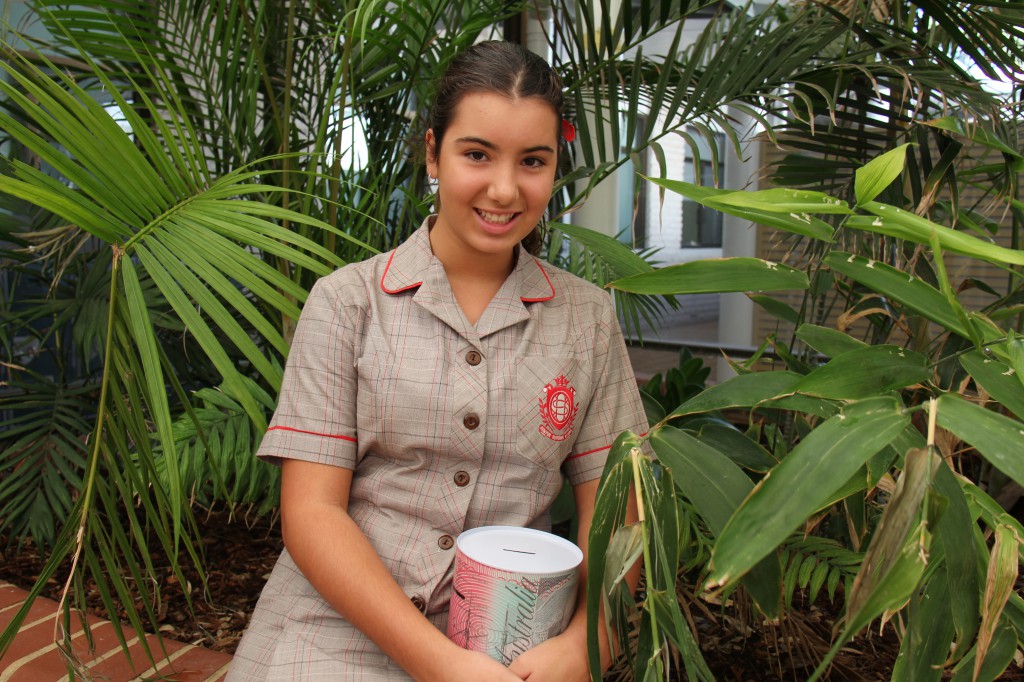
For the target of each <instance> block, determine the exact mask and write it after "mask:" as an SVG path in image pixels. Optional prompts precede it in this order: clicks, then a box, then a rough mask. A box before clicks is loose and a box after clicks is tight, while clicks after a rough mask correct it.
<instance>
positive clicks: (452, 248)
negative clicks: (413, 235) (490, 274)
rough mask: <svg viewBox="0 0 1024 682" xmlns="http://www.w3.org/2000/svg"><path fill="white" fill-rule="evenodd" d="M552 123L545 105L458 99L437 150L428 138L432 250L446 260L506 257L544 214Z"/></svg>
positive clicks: (554, 153)
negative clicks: (434, 206) (433, 189)
mask: <svg viewBox="0 0 1024 682" xmlns="http://www.w3.org/2000/svg"><path fill="white" fill-rule="evenodd" d="M558 130H559V121H558V117H557V115H556V113H555V111H554V109H553V108H552V107H551V105H549V104H547V103H546V102H544V101H543V100H541V99H539V98H534V97H527V98H523V99H517V100H513V99H510V98H508V97H506V96H504V95H499V94H496V93H470V94H467V95H464V96H463V97H462V99H461V100H460V101H459V103H458V104H457V105H456V107H455V111H454V115H453V116H452V120H451V122H450V123H449V125H448V129H447V130H446V131H445V133H444V141H443V144H442V145H441V148H440V149H438V148H437V145H436V140H435V138H434V131H433V130H429V131H427V171H428V172H429V173H430V174H431V175H432V176H434V177H435V178H437V180H438V195H439V197H440V209H439V213H438V217H437V220H436V222H435V223H434V227H433V230H432V231H431V233H430V234H431V239H430V241H431V245H432V246H433V249H434V253H435V255H437V257H438V258H440V259H441V261H442V262H444V261H445V260H446V258H449V257H455V258H460V257H473V258H479V257H491V258H494V257H500V258H504V257H506V256H507V257H509V258H511V255H512V249H513V248H514V247H515V245H516V244H518V243H519V241H520V240H521V239H522V238H523V237H525V236H526V235H527V234H529V233H530V230H532V229H533V228H534V227H535V226H536V225H537V223H538V222H540V219H541V216H543V214H544V209H545V208H546V207H547V204H548V200H549V199H550V198H551V191H552V188H553V186H554V182H555V167H556V165H557V160H558V132H557V131H558Z"/></svg>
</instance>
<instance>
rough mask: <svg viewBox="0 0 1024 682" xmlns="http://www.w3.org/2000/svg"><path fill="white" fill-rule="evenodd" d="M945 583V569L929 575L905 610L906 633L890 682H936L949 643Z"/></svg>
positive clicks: (951, 632) (940, 672) (947, 601)
mask: <svg viewBox="0 0 1024 682" xmlns="http://www.w3.org/2000/svg"><path fill="white" fill-rule="evenodd" d="M949 596H950V593H949V579H948V576H947V574H946V568H945V566H941V565H940V566H939V568H938V569H937V570H936V571H935V573H934V574H932V577H931V579H930V580H929V581H928V582H927V584H926V585H925V587H924V590H922V591H920V592H918V593H916V594H915V595H914V596H913V597H912V598H911V600H910V605H909V607H908V608H907V620H906V623H907V624H906V632H905V634H904V635H903V642H902V643H901V645H900V653H899V655H898V656H897V657H896V665H895V666H894V667H893V671H892V682H938V681H939V680H941V679H942V673H943V670H942V668H943V665H942V664H943V663H945V661H946V657H947V656H948V655H949V646H950V644H952V643H953V635H954V628H953V620H952V619H951V618H950V617H949V616H950V614H949Z"/></svg>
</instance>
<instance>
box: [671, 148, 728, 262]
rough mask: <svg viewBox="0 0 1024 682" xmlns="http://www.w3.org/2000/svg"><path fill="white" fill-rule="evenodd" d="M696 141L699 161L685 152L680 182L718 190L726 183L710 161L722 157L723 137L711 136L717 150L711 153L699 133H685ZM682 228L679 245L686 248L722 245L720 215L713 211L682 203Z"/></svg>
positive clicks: (720, 165)
mask: <svg viewBox="0 0 1024 682" xmlns="http://www.w3.org/2000/svg"><path fill="white" fill-rule="evenodd" d="M687 132H688V133H689V134H690V136H691V137H692V139H693V140H694V141H696V143H697V147H698V151H699V152H700V158H699V159H698V158H697V155H696V154H694V153H693V151H692V150H688V151H689V152H690V153H688V154H687V155H686V160H685V161H684V162H683V180H685V181H686V182H691V183H694V184H697V185H701V186H703V187H721V186H722V183H723V182H724V180H725V172H724V168H723V164H722V163H721V162H719V163H718V164H717V167H716V164H714V163H713V162H712V160H713V159H715V158H717V159H719V160H720V159H721V158H722V146H723V144H724V142H725V135H723V134H722V133H716V134H715V136H714V141H715V147H716V149H714V150H712V149H711V147H710V146H709V144H708V140H707V138H705V137H704V136H703V135H702V134H701V133H700V132H698V131H697V130H695V129H693V128H691V129H689V130H688V131H687ZM682 222H683V229H682V238H681V240H680V243H679V246H680V247H682V248H684V249H687V248H690V249H692V248H701V247H720V246H721V245H722V214H721V213H719V212H718V211H715V210H713V209H710V208H707V207H706V206H701V205H700V204H698V203H697V202H696V201H691V200H689V199H684V200H683V215H682Z"/></svg>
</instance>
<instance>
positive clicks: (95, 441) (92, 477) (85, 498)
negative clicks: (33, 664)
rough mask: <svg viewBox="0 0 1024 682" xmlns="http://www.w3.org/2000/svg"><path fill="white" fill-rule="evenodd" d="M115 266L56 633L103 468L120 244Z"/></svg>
mask: <svg viewBox="0 0 1024 682" xmlns="http://www.w3.org/2000/svg"><path fill="white" fill-rule="evenodd" d="M111 248H112V250H113V262H112V263H111V266H110V304H109V306H108V309H107V340H106V348H105V349H104V351H103V380H102V382H101V383H100V402H99V408H98V409H97V410H96V428H95V430H94V431H93V434H92V452H91V453H90V454H89V460H90V461H89V476H88V477H87V478H86V481H85V489H84V490H83V491H82V518H81V519H80V520H79V522H78V533H77V534H76V535H75V554H74V556H73V557H72V559H71V570H70V571H68V579H67V581H66V582H65V583H64V589H63V590H61V593H60V602H59V603H58V605H57V615H56V617H55V618H56V623H55V625H54V629H55V631H56V628H58V627H59V626H60V614H61V612H62V611H63V610H64V604H65V602H67V598H68V592H69V591H70V590H71V581H72V580H73V579H74V577H75V569H76V568H77V567H78V560H79V558H81V556H82V549H83V548H84V547H85V527H86V525H87V523H88V519H89V512H90V510H91V505H90V503H91V501H92V496H93V493H94V492H95V483H96V470H97V468H99V461H100V443H101V442H102V436H103V420H104V419H105V412H106V406H107V393H108V389H109V387H110V375H111V372H113V371H114V369H113V368H114V363H113V360H112V358H111V356H112V355H113V352H114V350H113V349H114V342H113V338H114V318H115V315H116V309H117V274H118V272H119V271H120V269H121V258H122V256H124V249H123V248H122V247H121V246H119V245H118V244H114V245H112V247H111Z"/></svg>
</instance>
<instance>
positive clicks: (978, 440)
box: [937, 393, 1024, 485]
mask: <svg viewBox="0 0 1024 682" xmlns="http://www.w3.org/2000/svg"><path fill="white" fill-rule="evenodd" d="M937 407H938V411H939V413H938V423H939V425H940V426H941V427H942V428H944V429H948V430H950V431H952V432H953V434H955V435H956V436H957V437H958V438H960V439H961V440H963V441H964V442H966V443H969V444H971V445H973V446H974V447H975V448H977V449H978V452H980V453H981V454H982V456H984V457H985V459H987V460H988V461H989V462H991V463H992V464H993V465H994V466H995V467H996V468H997V469H999V470H1000V471H1002V472H1003V473H1004V474H1006V475H1007V476H1009V477H1010V478H1012V479H1013V480H1015V481H1016V482H1017V483H1019V484H1021V485H1024V458H1021V456H1020V452H1021V443H1022V442H1024V424H1022V423H1021V422H1020V421H1017V420H1014V419H1010V418H1009V417H1004V416H1003V415H1001V414H997V413H995V412H993V411H992V410H986V409H985V408H983V407H978V406H977V405H975V404H974V403H970V402H968V401H966V400H964V399H963V398H961V397H960V396H958V395H956V394H955V393H946V394H944V395H943V396H941V397H940V398H939V400H938V405H937Z"/></svg>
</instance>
